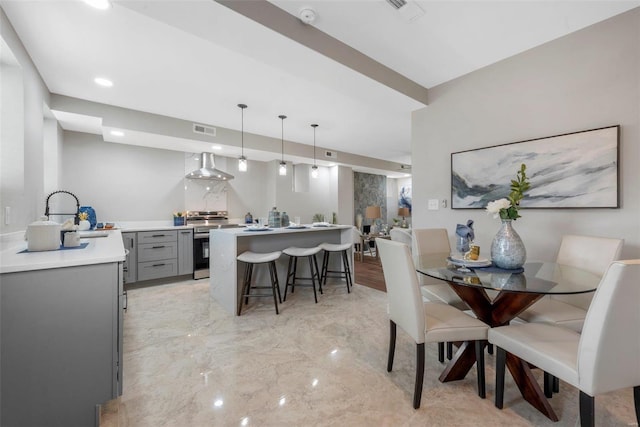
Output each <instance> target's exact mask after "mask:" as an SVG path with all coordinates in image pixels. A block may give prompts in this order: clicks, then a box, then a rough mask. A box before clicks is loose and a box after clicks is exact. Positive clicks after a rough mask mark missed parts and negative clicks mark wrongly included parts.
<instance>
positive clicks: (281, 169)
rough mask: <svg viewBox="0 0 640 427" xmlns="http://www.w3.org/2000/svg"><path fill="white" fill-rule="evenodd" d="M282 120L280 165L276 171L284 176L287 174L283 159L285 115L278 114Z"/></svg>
mask: <svg viewBox="0 0 640 427" xmlns="http://www.w3.org/2000/svg"><path fill="white" fill-rule="evenodd" d="M278 117H279V118H280V120H281V122H282V139H281V144H282V160H280V167H279V169H278V172H279V173H280V175H281V176H285V175H286V174H287V164H286V163H285V161H284V119H286V118H287V116H284V115H280V116H278Z"/></svg>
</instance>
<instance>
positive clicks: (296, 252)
mask: <svg viewBox="0 0 640 427" xmlns="http://www.w3.org/2000/svg"><path fill="white" fill-rule="evenodd" d="M318 252H320V246H316V247H313V248H297V247H295V246H291V247H288V248H287V249H285V250H283V251H282V253H283V254H285V255H289V256H294V257H298V256H299V257H303V256H311V255H315V254H317V253H318Z"/></svg>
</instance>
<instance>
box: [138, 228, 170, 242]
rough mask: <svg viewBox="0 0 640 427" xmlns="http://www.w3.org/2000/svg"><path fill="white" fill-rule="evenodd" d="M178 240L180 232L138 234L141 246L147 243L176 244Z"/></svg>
mask: <svg viewBox="0 0 640 427" xmlns="http://www.w3.org/2000/svg"><path fill="white" fill-rule="evenodd" d="M176 240H178V232H177V231H176V230H173V231H171V230H166V231H139V232H138V244H139V245H142V244H145V243H161V242H175V241H176Z"/></svg>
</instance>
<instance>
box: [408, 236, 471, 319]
mask: <svg viewBox="0 0 640 427" xmlns="http://www.w3.org/2000/svg"><path fill="white" fill-rule="evenodd" d="M412 234H413V239H412V245H413V251H412V252H413V259H414V260H415V261H417V260H418V259H420V257H421V256H423V255H429V254H437V253H445V254H449V253H451V245H450V243H449V234H448V233H447V230H446V229H445V228H414V229H413V232H412ZM418 280H419V282H420V291H421V292H422V295H424V297H425V298H426V299H428V300H429V301H442V302H444V303H446V304H449V305H452V306H454V307H456V308H459V309H460V310H468V309H469V306H468V305H467V304H466V303H465V302H464V301H462V300H461V299H460V297H459V296H458V295H457V294H456V293H455V292H454V291H453V289H451V287H450V286H449V285H448V284H446V283H444V282H443V281H442V280H438V279H434V278H431V277H428V276H425V275H424V274H420V275H419V276H418Z"/></svg>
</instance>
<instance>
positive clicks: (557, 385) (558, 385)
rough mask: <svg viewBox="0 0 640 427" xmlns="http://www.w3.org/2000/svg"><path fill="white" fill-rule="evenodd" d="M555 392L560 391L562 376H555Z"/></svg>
mask: <svg viewBox="0 0 640 427" xmlns="http://www.w3.org/2000/svg"><path fill="white" fill-rule="evenodd" d="M553 392H554V393H560V378H558V377H553Z"/></svg>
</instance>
